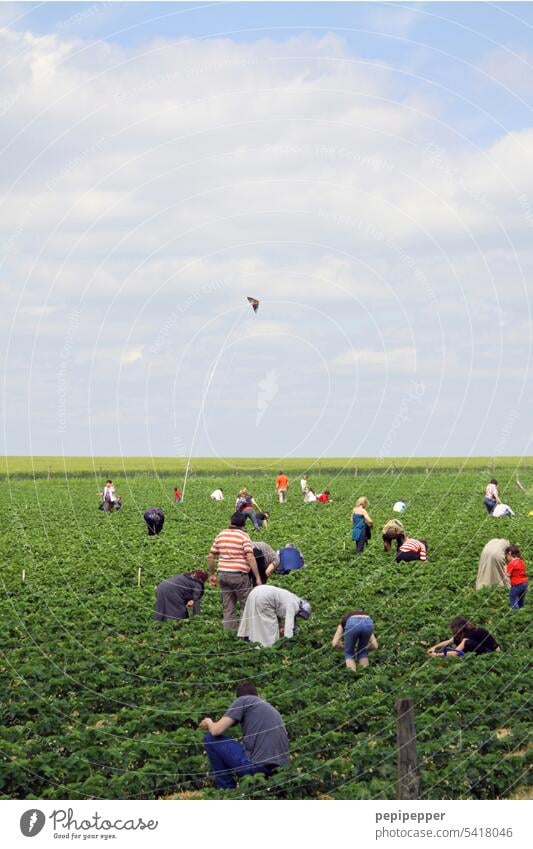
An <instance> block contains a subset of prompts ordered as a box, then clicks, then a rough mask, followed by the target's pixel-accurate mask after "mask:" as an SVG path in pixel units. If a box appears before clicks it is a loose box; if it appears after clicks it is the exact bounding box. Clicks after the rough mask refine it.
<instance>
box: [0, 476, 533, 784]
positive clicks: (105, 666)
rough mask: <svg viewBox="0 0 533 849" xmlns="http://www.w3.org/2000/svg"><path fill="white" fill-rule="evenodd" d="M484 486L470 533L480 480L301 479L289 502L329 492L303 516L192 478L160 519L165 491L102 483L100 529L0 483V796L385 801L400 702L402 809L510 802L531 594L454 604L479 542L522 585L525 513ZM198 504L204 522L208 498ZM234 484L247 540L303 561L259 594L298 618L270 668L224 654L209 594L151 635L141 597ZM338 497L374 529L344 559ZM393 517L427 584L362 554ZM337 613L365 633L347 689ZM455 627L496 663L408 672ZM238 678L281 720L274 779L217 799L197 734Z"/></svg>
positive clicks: (527, 537) (432, 665)
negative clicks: (482, 638) (284, 742)
mask: <svg viewBox="0 0 533 849" xmlns="http://www.w3.org/2000/svg"><path fill="white" fill-rule="evenodd" d="M110 471H111V470H110V469H105V468H104V469H103V479H102V480H98V481H97V484H98V487H99V488H101V485H102V484H103V480H105V477H106V476H107V474H108V473H110ZM496 472H497V477H499V480H500V490H501V497H502V500H504V501H506V502H507V503H510V504H511V506H512V507H513V509H514V510H515V516H514V517H512V518H503V519H493V518H491V517H488V516H487V514H486V511H485V508H484V506H483V503H482V498H483V495H484V488H485V485H486V483H487V482H488V477H490V476H491V475H489V476H488V477H487V474H486V473H483V472H481V471H474V470H464V471H462V472H461V473H446V472H443V471H438V470H435V471H432V472H431V474H428V475H426V474H424V473H423V472H421V473H409V474H407V473H405V474H394V475H385V474H371V473H367V472H362V473H361V472H360V474H359V476H358V477H357V478H356V477H354V475H353V473H352V474H350V475H348V474H342V473H341V472H338V473H336V472H333V471H332V472H331V473H329V474H324V471H322V472H321V476H320V477H318V474H316V476H314V475H313V473H311V474H310V483H311V485H315V488H316V489H319V488H325V487H327V488H329V489H330V491H331V496H332V498H333V503H332V504H331V505H321V504H310V505H303V503H302V497H301V495H300V488H299V474H297V473H296V472H295V473H294V475H293V474H291V485H290V487H289V497H288V502H287V503H286V504H285V505H279V504H278V503H277V501H276V499H275V493H274V491H273V490H274V483H273V478H274V475H272V474H269V475H265V474H256V475H255V476H253V475H247V474H246V473H242V474H240V475H239V476H237V475H235V474H234V473H232V474H231V475H230V474H228V473H227V472H226V473H225V474H224V473H221V475H220V476H218V477H215V476H214V475H211V476H209V475H208V474H207V473H206V474H204V475H203V476H202V475H197V476H193V477H192V478H191V479H190V480H189V482H188V484H187V489H186V497H185V501H184V502H183V503H182V504H178V505H175V504H174V503H173V500H172V496H173V492H172V489H173V486H176V485H181V484H182V482H183V477H182V475H181V474H180V475H179V476H178V475H176V478H171V477H169V476H162V477H158V476H157V475H155V474H154V475H151V476H150V475H148V474H146V475H138V476H129V477H128V476H127V475H126V474H122V475H120V474H115V475H114V479H115V484H116V487H117V493H118V494H119V495H121V496H122V497H123V499H124V507H123V510H122V511H121V512H119V513H114V514H109V515H108V514H104V513H103V512H101V511H99V510H98V509H97V507H98V498H97V497H96V490H97V486H96V485H95V482H94V480H93V481H91V480H90V479H87V478H82V477H68V478H67V477H61V476H59V475H53V476H52V478H51V480H46V478H45V477H43V478H42V479H32V478H31V477H29V476H28V478H27V479H24V478H23V477H22V478H20V479H17V478H16V477H14V478H10V479H6V480H4V481H3V482H2V484H1V489H0V500H1V511H2V517H3V521H2V525H1V531H0V533H1V550H2V569H1V580H2V593H1V602H0V614H1V616H0V621H1V635H2V636H1V641H0V682H1V693H2V700H1V711H2V716H1V728H0V740H1V742H0V752H1V759H2V760H1V768H0V793H1V794H2V798H4V799H6V798H10V799H13V798H19V799H21V798H32V799H36V798H44V799H65V798H70V799H84V798H102V799H119V798H124V799H128V798H130V799H131V798H145V799H156V798H168V797H172V798H218V797H222V796H223V795H224V797H226V798H227V797H229V798H243V797H244V798H281V799H309V798H320V799H329V798H332V799H394V798H395V797H396V786H395V782H396V757H397V755H396V727H395V717H394V704H395V701H396V700H397V699H398V698H399V697H404V696H411V697H413V698H414V701H415V712H416V728H417V749H418V758H419V763H420V775H421V793H422V797H423V798H426V799H496V798H513V797H521V796H523V795H528V793H529V792H530V791H528V774H529V775H530V770H529V769H528V765H529V764H530V763H531V759H532V754H533V750H532V748H531V743H530V740H529V737H528V732H529V730H530V719H531V697H530V692H531V664H530V649H531V645H530V643H531V633H532V632H531V619H532V617H531V611H532V610H533V595H531V597H530V599H528V600H527V601H526V607H525V609H524V610H522V611H512V610H511V609H510V607H509V603H508V595H507V592H506V591H505V590H504V589H503V588H501V587H497V588H493V589H486V590H482V591H480V592H477V593H476V592H475V590H474V582H475V577H476V572H477V565H478V559H479V553H480V551H481V548H482V547H483V545H484V544H485V543H486V542H487V541H488V540H489V539H490V538H492V537H495V536H505V537H508V538H509V539H510V540H511V542H516V543H518V544H520V545H521V547H522V554H523V558H524V560H525V561H526V563H527V564H528V567H529V571H530V573H531V572H533V568H532V567H533V544H532V541H531V540H532V530H533V517H530V516H528V512H529V510H531V509H533V497H532V498H528V496H527V494H525V493H523V492H518V490H517V489H516V487H515V483H514V477H513V476H512V475H511V471H510V470H508V471H507V472H506V471H505V470H504V469H500V470H498V469H496ZM520 480H521V482H522V484H523V485H524V486H525V488H526V490H527V489H528V487H529V489H530V490H533V473H531V472H529V471H528V470H527V469H525V470H522V471H521V473H520ZM216 485H221V486H222V487H223V488H224V493H225V496H226V501H225V502H224V503H221V504H217V503H213V502H211V501H210V499H209V494H210V492H211V491H212V490H213V489H214V488H215V486H216ZM240 486H248V487H249V489H250V490H251V492H252V493H253V494H254V496H255V498H256V499H257V501H258V502H259V504H260V505H261V507H263V509H266V510H270V511H271V521H270V525H269V528H268V530H265V531H263V532H262V533H261V534H260V536H261V538H263V539H265V540H266V541H267V542H268V543H270V545H272V547H273V548H279V547H280V546H281V545H283V544H285V543H286V542H293V543H295V544H296V545H297V546H298V547H299V548H300V549H301V550H302V552H303V554H304V556H305V560H306V567H305V569H303V570H302V571H300V572H297V573H295V574H292V575H289V576H285V577H275V578H274V583H278V584H279V585H280V586H283V587H286V588H287V589H290V590H292V591H294V592H296V593H297V594H298V595H300V596H303V597H305V598H307V599H309V600H310V602H311V603H312V606H313V614H312V616H311V618H310V620H309V621H307V622H302V623H301V624H300V627H299V632H298V634H297V635H296V637H295V638H294V639H293V640H291V641H289V640H283V639H282V640H280V641H279V642H278V643H277V644H276V646H274V647H273V648H271V649H260V650H259V649H258V648H256V647H255V646H254V645H253V644H250V643H243V642H241V641H239V640H237V638H236V637H234V636H233V635H226V634H224V632H223V630H222V623H221V619H222V610H221V603H220V596H219V591H218V589H217V588H213V587H208V588H206V593H205V596H204V599H203V602H202V613H201V615H199V616H197V617H194V618H193V619H191V620H190V621H188V622H187V621H185V622H178V623H170V622H167V623H157V622H155V621H154V620H153V606H154V588H155V585H156V584H157V583H158V582H159V581H161V580H162V579H163V578H166V577H170V576H172V575H175V574H178V573H179V572H183V571H186V570H189V569H192V568H199V567H205V565H206V562H207V560H206V557H207V552H208V550H209V547H210V545H211V542H212V540H213V538H214V536H215V535H216V533H217V532H218V531H219V530H221V529H222V528H223V527H225V526H226V524H227V522H228V518H229V516H230V514H231V513H232V508H233V504H234V498H235V496H236V494H237V491H238V489H239V487H240ZM360 495H366V496H367V497H368V498H369V512H370V515H371V516H372V518H373V519H374V527H375V529H374V533H373V537H372V540H371V542H370V545H369V546H368V548H367V549H366V550H365V552H364V553H363V554H362V555H361V556H359V557H358V558H357V559H356V558H355V556H354V554H353V550H352V547H353V544H352V542H351V522H350V514H351V509H352V507H353V505H354V502H355V499H356V497H357V496H360ZM398 499H403V500H405V501H407V503H408V508H407V511H406V513H405V514H404V517H403V519H404V522H405V525H406V527H407V530H408V532H409V533H410V534H412V535H413V536H415V537H418V538H420V537H422V538H425V539H427V540H428V542H429V562H428V563H427V564H421V563H402V564H395V563H394V559H393V554H386V553H385V552H384V551H383V545H382V543H381V527H382V525H383V524H384V522H385V521H386V520H387V519H389V518H391V516H392V515H393V514H392V512H391V508H392V504H393V503H394V501H396V500H398ZM152 506H161V507H163V509H164V510H165V513H166V523H165V527H164V530H163V533H162V534H161V536H160V537H148V536H147V534H146V527H145V524H144V522H143V518H142V514H143V512H144V510H145V509H146V508H147V507H152ZM249 527H250V528H251V525H249ZM252 534H255V532H252ZM139 569H140V570H141V572H140V573H139ZM139 574H140V586H138V578H139ZM354 607H357V608H359V607H360V608H362V609H365V610H367V611H368V612H369V613H370V614H371V615H372V617H373V619H374V621H375V623H376V636H377V638H378V641H379V650H378V652H376V653H375V654H374V655H371V657H370V666H369V668H368V669H367V670H359V671H358V672H357V673H356V674H355V675H354V674H353V673H350V672H349V671H348V670H346V669H345V667H344V662H343V657H342V653H341V652H335V651H334V650H333V649H332V648H331V645H330V643H331V638H332V635H333V632H334V630H335V627H336V625H337V623H338V621H339V620H340V618H341V616H342V614H343V613H344V612H346V611H347V610H349V609H352V608H354ZM456 615H464V616H467V617H468V618H470V619H471V620H472V621H474V622H475V623H476V624H479V625H481V626H484V627H487V628H488V629H489V630H490V631H491V633H492V634H493V635H494V636H495V637H496V639H497V640H498V642H499V643H500V645H501V648H502V651H501V653H498V654H488V655H486V656H480V657H476V656H473V655H469V656H466V657H465V659H464V660H462V661H457V660H455V661H454V660H448V661H445V660H439V659H436V658H428V657H427V655H426V650H427V648H428V647H429V646H431V645H432V644H434V643H435V642H437V641H438V640H442V639H445V638H446V637H448V636H449V632H448V623H449V621H450V619H452V618H453V617H454V616H456ZM243 678H252V679H253V680H254V681H255V682H256V684H257V686H258V688H259V692H260V695H262V696H263V697H264V698H266V699H267V700H268V701H270V702H271V703H272V704H273V705H274V706H275V707H276V708H277V709H278V710H279V711H280V713H281V714H282V716H283V718H284V720H285V723H286V726H287V731H288V734H289V739H290V743H291V764H290V765H289V766H286V767H283V768H282V769H280V770H279V771H278V772H277V773H275V774H274V776H272V777H271V778H269V779H266V778H265V777H264V776H248V777H246V778H244V779H242V780H241V782H240V785H239V787H238V789H237V790H236V791H231V792H227V791H226V792H225V793H224V794H223V793H222V792H217V791H215V790H214V789H213V787H212V784H211V782H210V780H209V776H208V771H207V759H206V757H205V755H204V754H203V752H202V732H201V731H199V730H198V723H199V721H200V719H201V718H202V717H204V716H206V715H208V716H211V717H213V718H214V719H218V718H219V717H220V716H221V714H222V713H223V712H224V710H225V709H226V707H227V706H228V705H229V703H230V702H231V701H232V700H233V697H234V690H235V685H236V683H238V681H239V680H241V679H243ZM235 731H236V732H238V727H237V728H236V729H235Z"/></svg>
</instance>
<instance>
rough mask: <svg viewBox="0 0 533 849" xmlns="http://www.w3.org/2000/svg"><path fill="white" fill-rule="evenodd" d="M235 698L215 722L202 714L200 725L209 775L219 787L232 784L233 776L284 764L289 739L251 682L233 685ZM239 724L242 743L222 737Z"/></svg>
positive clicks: (227, 787)
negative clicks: (235, 691)
mask: <svg viewBox="0 0 533 849" xmlns="http://www.w3.org/2000/svg"><path fill="white" fill-rule="evenodd" d="M236 695H237V698H236V699H235V701H234V702H233V704H231V705H230V707H229V708H228V709H227V711H226V713H225V714H224V716H222V717H221V718H220V719H219V720H218V722H213V720H212V719H211V717H210V716H206V717H205V718H204V719H202V721H201V722H200V728H201V729H202V730H203V731H207V734H206V735H205V737H204V747H205V753H206V755H207V757H208V758H209V763H210V765H211V775H212V777H213V780H214V782H215V786H216V787H218V788H219V790H231V789H233V788H234V787H236V786H237V785H236V781H235V776H236V775H237V776H240V775H254V774H255V773H258V772H261V773H263V774H264V775H266V776H270V775H272V773H273V772H275V770H276V768H277V767H279V766H283V765H284V764H288V763H289V761H290V755H289V739H288V737H287V730H286V728H285V724H284V722H283V719H282V718H281V716H280V714H279V713H278V711H277V710H276V709H275V708H274V707H272V705H271V704H269V703H268V702H266V701H264V699H261V698H259V694H258V692H257V689H256V686H255V684H254V683H253V681H243V682H242V683H241V684H239V686H238V687H237V693H236ZM238 722H240V723H241V725H242V743H239V741H238V740H233V739H232V738H231V737H226V736H224V732H225V731H227V730H228V729H229V728H231V726H232V725H235V723H238Z"/></svg>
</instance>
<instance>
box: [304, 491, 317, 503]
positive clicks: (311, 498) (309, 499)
mask: <svg viewBox="0 0 533 849" xmlns="http://www.w3.org/2000/svg"><path fill="white" fill-rule="evenodd" d="M313 501H316V495H315V493H314V492H311V490H309V491H308V492H306V493H305V495H304V503H305V504H311V503H312V502H313Z"/></svg>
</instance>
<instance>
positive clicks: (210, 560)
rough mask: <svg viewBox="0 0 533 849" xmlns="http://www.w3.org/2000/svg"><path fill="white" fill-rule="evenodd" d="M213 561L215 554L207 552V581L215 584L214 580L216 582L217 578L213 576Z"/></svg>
mask: <svg viewBox="0 0 533 849" xmlns="http://www.w3.org/2000/svg"><path fill="white" fill-rule="evenodd" d="M215 561H216V558H215V555H214V554H212V553H211V552H209V554H208V555H207V562H208V564H209V583H210V584H216V582H217V579H216V576H215Z"/></svg>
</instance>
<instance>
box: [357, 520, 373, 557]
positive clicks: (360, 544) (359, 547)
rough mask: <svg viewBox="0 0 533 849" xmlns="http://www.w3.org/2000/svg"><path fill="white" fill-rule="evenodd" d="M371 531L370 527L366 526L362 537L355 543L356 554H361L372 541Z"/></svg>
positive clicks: (362, 531)
mask: <svg viewBox="0 0 533 849" xmlns="http://www.w3.org/2000/svg"><path fill="white" fill-rule="evenodd" d="M370 536H371V531H370V528H369V527H368V525H365V526H364V528H363V529H362V530H361V535H360V537H359V539H358V540H356V541H355V553H356V554H361V552H362V551H363V549H364V547H365V545H366V544H367V542H368V540H369V539H370Z"/></svg>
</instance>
